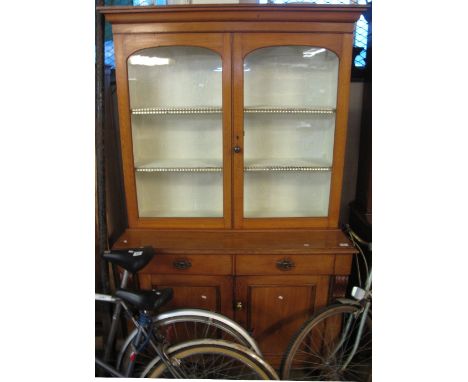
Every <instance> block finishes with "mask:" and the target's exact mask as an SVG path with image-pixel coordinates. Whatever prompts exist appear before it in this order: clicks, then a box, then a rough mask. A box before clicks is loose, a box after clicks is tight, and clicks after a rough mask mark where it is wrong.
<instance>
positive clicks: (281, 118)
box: [233, 33, 351, 228]
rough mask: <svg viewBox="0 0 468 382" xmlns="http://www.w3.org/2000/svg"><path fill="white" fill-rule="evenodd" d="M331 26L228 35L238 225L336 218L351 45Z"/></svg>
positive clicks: (319, 223) (327, 222)
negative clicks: (325, 29) (313, 30)
mask: <svg viewBox="0 0 468 382" xmlns="http://www.w3.org/2000/svg"><path fill="white" fill-rule="evenodd" d="M344 39H345V38H344V37H343V36H341V35H331V34H301V33H298V34H287V33H269V34H262V33H258V34H248V33H242V34H237V35H236V36H235V38H234V60H233V65H234V78H235V82H234V136H233V138H234V139H233V146H234V171H235V176H234V179H235V180H234V182H235V185H234V187H235V225H236V226H237V227H238V228H286V227H289V228H294V227H296V228H300V227H332V226H336V224H337V219H338V210H339V202H340V200H339V199H340V193H341V178H342V171H343V160H344V140H345V135H346V118H347V116H346V115H347V106H346V102H347V92H348V85H347V82H348V81H349V70H350V58H351V51H350V49H346V48H345V45H343V44H344Z"/></svg>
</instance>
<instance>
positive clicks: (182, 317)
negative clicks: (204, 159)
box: [116, 309, 261, 375]
mask: <svg viewBox="0 0 468 382" xmlns="http://www.w3.org/2000/svg"><path fill="white" fill-rule="evenodd" d="M175 325H178V326H184V328H183V329H179V330H178V329H177V327H176V326H175ZM169 328H171V329H172V334H173V336H172V338H170V337H169V336H168V335H167V334H166V335H165V339H166V341H167V342H168V344H169V346H172V345H176V344H178V343H181V342H186V341H189V340H195V339H202V338H211V339H219V340H226V341H229V342H234V343H239V344H241V345H244V346H246V347H247V348H249V349H251V350H252V351H254V352H255V353H257V354H258V355H259V356H261V353H260V349H259V348H258V345H257V343H256V342H255V340H254V339H253V338H252V337H251V336H250V335H249V334H248V333H247V331H245V329H243V328H242V327H241V326H239V325H238V324H237V323H235V322H234V321H232V320H231V319H229V318H228V317H225V316H223V315H220V314H218V313H214V312H209V311H205V310H202V309H178V310H174V311H170V312H167V313H161V314H159V315H158V316H156V317H154V318H153V332H157V333H161V332H167V331H168V330H169ZM180 332H183V333H182V335H181V336H178V333H180ZM136 334H137V330H136V329H135V330H133V331H132V332H131V333H130V335H129V336H128V337H127V338H126V340H125V342H124V344H123V346H122V349H121V351H120V353H119V355H118V357H117V366H116V368H117V370H121V371H125V370H126V367H127V364H128V361H129V359H130V354H131V352H132V348H131V346H130V345H131V343H132V341H133V339H134V337H135V336H136ZM174 334H175V336H174ZM156 356H157V354H156V351H155V350H154V348H153V347H152V346H151V344H148V345H147V346H146V347H145V349H143V350H142V351H141V353H139V354H138V356H137V359H136V360H135V362H136V364H135V366H134V372H133V375H137V374H138V373H139V372H141V371H142V369H143V368H144V367H145V366H146V364H147V363H148V362H149V361H150V360H152V359H153V358H155V357H156Z"/></svg>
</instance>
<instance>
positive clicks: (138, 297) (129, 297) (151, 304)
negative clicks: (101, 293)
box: [115, 288, 173, 310]
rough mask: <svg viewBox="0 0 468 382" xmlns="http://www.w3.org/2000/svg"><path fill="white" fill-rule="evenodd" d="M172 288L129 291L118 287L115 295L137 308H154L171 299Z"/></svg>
mask: <svg viewBox="0 0 468 382" xmlns="http://www.w3.org/2000/svg"><path fill="white" fill-rule="evenodd" d="M172 294H173V291H172V288H165V289H158V290H139V291H131V290H128V289H118V290H117V291H116V292H115V295H116V296H117V297H119V298H121V299H122V300H124V301H125V302H128V303H129V304H131V305H133V306H134V307H136V308H138V309H139V310H156V309H158V308H160V307H161V306H163V305H164V304H166V303H167V302H169V301H170V300H171V299H172Z"/></svg>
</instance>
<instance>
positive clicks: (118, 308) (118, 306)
mask: <svg viewBox="0 0 468 382" xmlns="http://www.w3.org/2000/svg"><path fill="white" fill-rule="evenodd" d="M129 276H130V273H129V272H128V271H127V270H125V271H124V274H123V277H122V282H121V283H120V288H121V289H125V288H126V286H127V283H128V278H129ZM94 299H95V301H102V302H107V303H113V304H115V309H114V313H113V315H112V324H111V328H110V330H109V336H108V338H107V342H106V347H105V350H104V357H103V359H102V360H101V359H99V358H97V357H95V364H96V365H98V366H99V367H101V368H102V369H104V370H105V371H107V372H108V373H110V374H111V375H112V376H113V377H119V378H124V377H130V375H131V373H132V371H133V366H134V364H135V358H136V357H135V358H133V359H130V362H129V364H128V366H127V369H126V370H125V373H124V374H122V373H120V372H119V371H117V370H116V369H115V368H113V367H112V366H110V365H109V364H108V362H109V358H110V354H111V351H112V346H113V343H114V340H115V336H116V334H117V327H118V321H119V318H120V315H121V313H122V308H123V309H124V310H125V311H126V312H127V313H128V316H129V317H130V318H131V320H132V321H133V324H134V325H135V327H136V330H137V331H138V332H137V335H136V338H135V343H136V344H138V343H139V342H140V340H141V337H142V336H147V337H149V341H148V342H149V344H151V346H152V347H153V348H154V350H155V351H156V353H157V354H158V356H159V357H160V358H161V360H162V361H163V362H164V364H165V365H166V366H167V368H168V369H169V370H170V371H171V373H172V374H173V376H174V377H176V378H185V376H184V375H183V374H182V373H181V372H179V370H176V368H174V366H173V365H172V363H171V362H170V360H169V358H168V357H167V355H166V353H165V352H164V349H163V347H162V345H161V344H159V342H158V341H157V340H156V339H155V338H154V336H153V334H152V332H151V331H149V332H147V331H146V330H145V328H144V326H143V325H141V324H140V323H139V322H138V321H137V320H136V319H135V317H134V316H133V315H132V314H131V312H130V309H128V307H127V305H126V304H125V302H123V301H122V300H121V299H119V298H116V297H114V296H111V295H106V294H100V293H95V297H94ZM150 320H151V317H150ZM151 337H152V338H151ZM152 339H154V340H155V341H152ZM134 352H135V355H137V354H138V349H136V348H134Z"/></svg>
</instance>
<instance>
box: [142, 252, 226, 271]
mask: <svg viewBox="0 0 468 382" xmlns="http://www.w3.org/2000/svg"><path fill="white" fill-rule="evenodd" d="M141 273H152V274H190V275H230V274H232V257H231V255H156V256H154V258H153V260H152V261H151V263H149V264H148V265H147V266H146V268H145V269H144V270H142V271H141Z"/></svg>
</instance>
